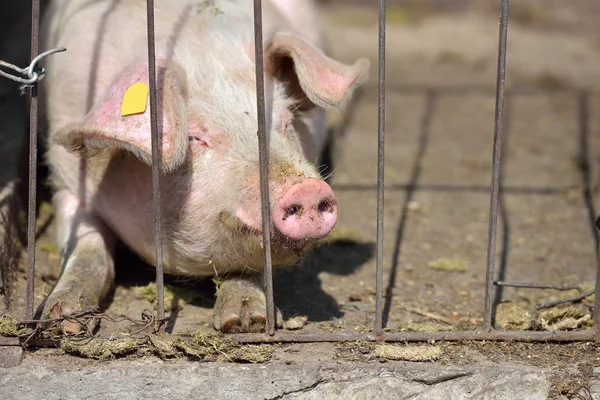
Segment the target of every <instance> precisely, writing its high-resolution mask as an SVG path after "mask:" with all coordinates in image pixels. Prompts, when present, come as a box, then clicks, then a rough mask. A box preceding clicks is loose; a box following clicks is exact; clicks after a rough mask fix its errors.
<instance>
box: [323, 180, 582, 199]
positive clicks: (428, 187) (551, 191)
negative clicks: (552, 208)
mask: <svg viewBox="0 0 600 400" xmlns="http://www.w3.org/2000/svg"><path fill="white" fill-rule="evenodd" d="M331 187H332V188H333V189H334V190H335V191H372V190H376V189H377V186H376V185H372V184H360V183H357V184H353V183H337V184H336V183H333V184H332V185H331ZM577 189H581V187H579V186H563V187H523V186H502V192H503V193H510V194H514V195H536V196H555V195H559V194H564V193H566V192H568V191H570V190H577ZM385 190H394V191H409V190H410V191H417V190H418V191H425V192H426V191H429V192H487V193H489V192H490V190H491V189H490V187H489V186H484V185H448V184H413V183H411V182H409V183H393V184H390V185H386V186H385Z"/></svg>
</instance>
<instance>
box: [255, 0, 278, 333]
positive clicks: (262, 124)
mask: <svg viewBox="0 0 600 400" xmlns="http://www.w3.org/2000/svg"><path fill="white" fill-rule="evenodd" d="M254 58H255V60H256V106H257V109H256V112H257V118H258V132H257V135H258V156H259V162H260V207H261V213H262V240H263V259H264V263H265V269H264V274H263V285H264V288H265V296H266V298H267V333H268V334H269V335H274V334H275V301H274V299H273V270H272V265H271V209H270V207H269V175H268V173H269V146H268V143H267V130H266V121H265V83H264V72H263V71H264V59H263V34H262V2H261V0H254Z"/></svg>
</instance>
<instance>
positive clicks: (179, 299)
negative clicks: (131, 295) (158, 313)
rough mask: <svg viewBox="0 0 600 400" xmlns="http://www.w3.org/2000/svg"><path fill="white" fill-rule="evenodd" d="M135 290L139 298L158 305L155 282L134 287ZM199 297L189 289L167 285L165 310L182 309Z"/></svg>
mask: <svg viewBox="0 0 600 400" xmlns="http://www.w3.org/2000/svg"><path fill="white" fill-rule="evenodd" d="M133 290H134V292H135V294H136V296H137V297H138V299H140V300H146V301H147V302H149V303H152V304H154V306H155V307H156V300H157V298H158V294H157V291H156V283H155V282H152V283H149V284H147V285H146V286H138V287H134V288H133ZM197 297H198V295H197V294H196V293H194V292H193V291H191V290H189V289H185V288H181V287H174V286H169V285H165V292H164V298H165V306H164V308H165V311H174V310H181V309H182V308H183V307H184V306H185V305H186V304H188V303H191V302H193V301H194V300H195V299H196V298H197Z"/></svg>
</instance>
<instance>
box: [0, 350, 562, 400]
mask: <svg viewBox="0 0 600 400" xmlns="http://www.w3.org/2000/svg"><path fill="white" fill-rule="evenodd" d="M548 375H549V371H548V370H545V369H541V368H534V367H526V366H519V365H510V364H497V363H479V364H472V365H469V366H462V367H448V366H438V365H431V364H426V363H407V362H388V363H385V364H383V363H354V364H348V363H332V362H329V363H314V362H313V363H302V364H293V365H285V364H270V365H240V364H220V363H189V362H180V361H177V362H163V361H160V360H158V359H156V358H145V359H142V360H138V361H125V360H118V361H112V362H108V363H99V362H87V361H80V360H77V362H75V363H73V362H66V363H59V364H57V363H56V360H52V359H40V358H38V357H35V358H28V359H25V360H24V361H23V363H22V364H21V365H20V366H18V367H15V368H9V369H8V368H7V369H0V388H1V389H0V394H1V396H0V397H2V398H3V399H5V400H12V399H15V400H16V399H19V400H27V399H36V400H37V399H42V398H43V399H48V400H52V399H134V398H145V399H164V398H168V399H188V398H218V399H344V400H350V399H400V398H401V399H448V398H452V399H474V398H477V399H482V398H484V399H546V398H547V397H548V394H549V391H550V382H549V379H548Z"/></svg>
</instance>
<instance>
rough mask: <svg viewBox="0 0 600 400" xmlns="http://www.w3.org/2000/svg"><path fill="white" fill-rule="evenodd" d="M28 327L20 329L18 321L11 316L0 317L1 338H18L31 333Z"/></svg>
mask: <svg viewBox="0 0 600 400" xmlns="http://www.w3.org/2000/svg"><path fill="white" fill-rule="evenodd" d="M30 331H31V329H30V328H27V327H25V326H24V327H20V328H19V327H18V325H17V321H16V320H15V319H14V318H13V317H12V316H11V315H3V316H2V317H0V336H9V337H17V336H21V335H24V334H26V333H28V332H30Z"/></svg>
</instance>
